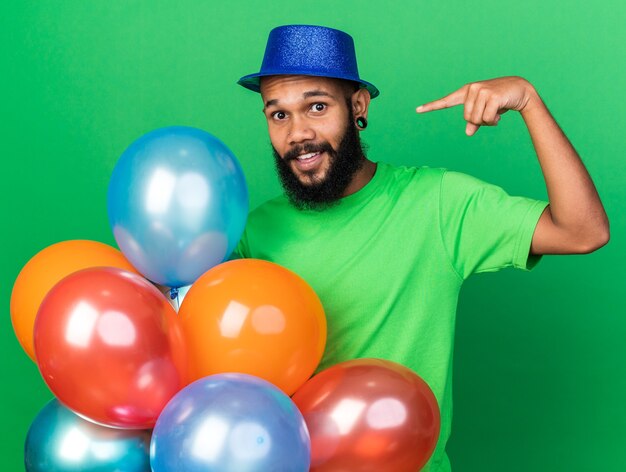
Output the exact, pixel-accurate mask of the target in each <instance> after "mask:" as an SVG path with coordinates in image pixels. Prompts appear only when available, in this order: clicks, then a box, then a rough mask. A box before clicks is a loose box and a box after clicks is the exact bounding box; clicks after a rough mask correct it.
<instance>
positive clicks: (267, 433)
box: [150, 374, 311, 472]
mask: <svg viewBox="0 0 626 472" xmlns="http://www.w3.org/2000/svg"><path fill="white" fill-rule="evenodd" d="M310 461H311V441H310V438H309V432H308V429H307V427H306V424H305V422H304V419H303V417H302V414H301V413H300V411H299V410H298V408H297V407H296V406H295V404H294V403H293V402H292V401H291V399H290V398H289V397H288V396H287V395H285V394H284V393H283V392H282V391H281V390H280V389H278V388H277V387H275V386H274V385H272V384H271V383H269V382H267V381H265V380H262V379H260V378H257V377H254V376H251V375H247V374H217V375H211V376H209V377H204V378H202V379H200V380H197V381H195V382H193V383H192V384H190V385H188V386H187V387H185V388H184V389H183V390H181V391H180V392H178V393H177V394H176V395H175V396H174V398H172V400H170V402H169V403H168V404H167V406H166V407H165V409H164V410H163V411H162V412H161V415H160V416H159V419H158V420H157V422H156V425H155V427H154V431H153V433H152V443H151V445H150V464H151V465H152V470H153V471H154V472H174V471H181V470H184V471H186V472H200V471H202V472H211V471H216V472H217V471H219V472H241V471H245V472H267V471H276V472H306V471H308V470H309V465H310Z"/></svg>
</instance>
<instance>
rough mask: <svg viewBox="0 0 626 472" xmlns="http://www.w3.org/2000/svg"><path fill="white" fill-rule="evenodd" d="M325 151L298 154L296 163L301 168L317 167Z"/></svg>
mask: <svg viewBox="0 0 626 472" xmlns="http://www.w3.org/2000/svg"><path fill="white" fill-rule="evenodd" d="M323 155H324V152H320V151H317V152H308V153H306V154H300V155H299V156H297V157H296V158H295V159H294V161H295V163H296V167H297V168H298V169H299V170H309V169H312V168H313V167H315V166H316V165H317V164H318V163H319V162H320V161H321V159H322V156H323Z"/></svg>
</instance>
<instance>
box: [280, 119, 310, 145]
mask: <svg viewBox="0 0 626 472" xmlns="http://www.w3.org/2000/svg"><path fill="white" fill-rule="evenodd" d="M287 136H288V139H289V144H296V143H301V142H303V141H310V140H312V139H315V130H314V129H313V128H312V127H311V123H309V121H308V120H307V119H306V118H304V117H298V116H293V117H292V120H291V123H290V129H289V134H288V135H287Z"/></svg>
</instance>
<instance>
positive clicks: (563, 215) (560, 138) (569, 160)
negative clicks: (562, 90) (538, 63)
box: [521, 83, 609, 250]
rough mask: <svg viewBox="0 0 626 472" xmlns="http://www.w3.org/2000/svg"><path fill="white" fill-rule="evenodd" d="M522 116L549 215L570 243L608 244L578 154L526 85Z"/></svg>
mask: <svg viewBox="0 0 626 472" xmlns="http://www.w3.org/2000/svg"><path fill="white" fill-rule="evenodd" d="M528 86H529V94H530V100H529V101H528V103H527V104H526V106H525V107H524V109H523V110H521V114H522V117H523V119H524V122H525V123H526V126H527V127H528V131H529V133H530V137H531V139H532V142H533V145H534V147H535V151H536V153H537V158H538V159H539V164H540V166H541V170H542V172H543V175H544V179H545V182H546V188H547V191H548V198H549V201H550V207H549V216H550V218H551V221H552V223H553V224H554V225H555V227H556V228H558V230H559V232H561V234H562V237H563V238H567V239H568V240H570V241H571V244H573V245H574V244H576V245H577V244H581V245H582V247H589V249H591V250H593V249H595V248H597V247H600V246H602V245H604V244H606V242H607V241H608V238H609V223H608V218H607V215H606V213H605V211H604V208H603V206H602V202H601V201H600V197H599V196H598V192H597V191H596V188H595V186H594V184H593V181H592V180H591V177H590V176H589V173H588V172H587V169H586V168H585V166H584V164H583V163H582V161H581V159H580V157H579V156H578V153H577V152H576V150H575V149H574V147H573V146H572V144H571V143H570V142H569V140H568V139H567V136H565V134H564V133H563V131H562V130H561V128H560V127H559V125H558V124H557V123H556V121H555V120H554V118H553V117H552V115H551V114H550V112H549V111H548V108H547V107H546V106H545V104H544V103H543V101H542V100H541V97H540V96H539V94H538V93H537V92H536V90H535V89H534V88H533V87H532V85H531V84H530V83H529V84H528Z"/></svg>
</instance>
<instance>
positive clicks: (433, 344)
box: [235, 25, 609, 472]
mask: <svg viewBox="0 0 626 472" xmlns="http://www.w3.org/2000/svg"><path fill="white" fill-rule="evenodd" d="M239 83H240V84H241V85H243V86H244V87H246V88H248V89H251V90H254V91H256V92H260V93H261V97H262V100H263V112H264V115H265V118H266V120H267V125H268V131H269V136H270V140H271V143H272V147H273V152H274V158H275V161H276V167H277V171H278V175H279V177H280V180H281V183H282V186H283V189H284V194H283V195H280V196H278V197H276V198H274V199H272V200H270V201H268V202H266V203H264V204H262V205H261V206H259V207H258V208H257V209H256V210H254V211H253V212H252V213H251V214H250V216H249V219H248V224H247V227H246V231H245V233H244V235H243V237H242V239H241V241H240V243H239V246H238V247H237V249H236V251H235V256H236V257H253V258H259V259H265V260H269V261H273V262H276V263H278V264H281V265H282V266H284V267H287V268H289V269H291V270H293V271H294V272H296V273H297V274H299V275H300V276H301V277H303V278H304V279H305V280H306V281H307V282H308V283H309V284H310V285H311V286H312V287H313V288H314V289H315V291H316V293H317V294H318V295H319V297H320V299H321V300H322V303H323V304H324V308H325V310H326V315H327V319H328V342H327V348H326V352H325V354H324V357H323V359H322V363H321V364H320V367H319V369H318V370H322V369H324V368H326V367H329V366H331V365H333V364H336V363H338V362H341V361H344V360H347V359H354V358H364V357H374V358H383V359H389V360H393V361H396V362H399V363H401V364H404V365H406V366H407V367H410V368H411V369H412V370H414V371H415V372H416V373H417V374H418V375H420V376H421V377H422V378H423V379H424V380H426V381H427V382H428V384H429V385H430V387H431V388H432V390H433V392H434V393H435V395H436V397H437V400H438V402H439V407H440V410H441V434H440V438H439V442H438V444H437V448H436V450H435V452H434V454H433V456H432V458H431V460H430V461H429V463H428V464H427V466H426V467H425V469H424V470H427V471H436V472H441V471H449V470H451V467H450V462H449V460H448V457H447V455H446V453H445V446H446V442H447V440H448V438H449V435H450V431H451V424H452V355H453V341H454V327H455V317H456V307H457V300H458V295H459V291H460V288H461V285H462V283H463V282H464V281H465V280H466V279H467V278H468V277H469V276H470V275H472V274H476V273H480V272H490V271H497V270H500V269H503V268H505V267H515V268H519V269H522V270H530V269H532V268H533V267H534V266H535V265H536V264H537V262H538V261H539V260H540V258H541V256H542V254H580V253H588V252H591V251H594V250H596V249H597V248H599V247H601V246H603V245H604V244H606V243H607V241H608V238H609V226H608V219H607V216H606V214H605V212H604V209H603V207H602V204H601V202H600V199H599V197H598V194H597V192H596V189H595V187H594V185H593V182H592V181H591V178H590V177H589V174H588V173H587V171H586V169H585V167H584V166H583V164H582V162H581V160H580V158H579V157H578V155H577V153H576V151H575V150H574V148H573V147H572V145H571V144H570V143H569V141H568V139H567V137H566V136H565V135H564V134H563V132H562V131H561V130H560V128H559V127H558V125H557V124H556V122H555V121H554V119H553V118H552V116H551V115H550V113H549V112H548V110H547V108H546V107H545V105H544V104H543V102H542V100H541V98H540V97H539V94H538V93H537V92H536V90H535V89H534V87H533V86H532V85H531V84H530V83H529V82H528V81H526V80H525V79H523V78H521V77H501V78H496V79H491V80H486V81H481V82H476V83H471V84H466V85H464V86H463V87H461V88H460V89H458V90H456V91H454V92H452V93H451V94H450V95H448V96H446V97H444V98H442V99H440V100H436V101H434V102H431V103H427V104H425V105H422V106H420V107H418V109H417V112H418V113H424V112H428V111H432V110H438V109H442V108H446V107H451V106H458V105H463V106H464V112H465V113H464V118H465V121H466V122H467V123H466V133H467V134H468V135H469V136H471V135H473V134H474V133H475V132H476V131H477V130H478V128H479V127H480V126H495V125H497V124H498V121H499V119H500V116H501V115H502V114H503V113H505V112H507V111H508V110H514V111H517V112H519V113H521V115H522V117H523V119H524V121H525V123H526V126H527V127H528V131H529V133H530V136H531V138H532V141H533V144H534V147H535V150H536V153H537V158H538V160H539V163H540V165H541V168H542V171H543V174H544V179H545V182H546V187H547V192H548V196H549V199H550V201H549V202H545V201H541V200H535V199H531V198H526V197H518V196H510V195H508V194H507V193H506V192H505V191H504V190H503V189H502V188H500V187H498V186H496V185H492V184H488V183H486V182H482V181H480V180H478V179H475V178H473V177H471V176H469V175H466V174H462V173H458V172H454V171H449V170H446V169H439V168H428V167H423V166H422V167H420V166H411V165H407V166H394V165H390V164H388V163H385V162H383V161H382V160H379V159H378V158H377V159H375V160H372V159H370V158H368V156H366V153H365V152H364V149H363V146H362V145H361V142H360V139H359V133H360V132H361V131H363V130H364V129H365V128H366V127H367V124H368V122H367V116H368V109H369V105H370V100H371V99H373V98H375V97H376V96H378V94H379V91H378V89H377V88H376V87H375V86H374V85H373V84H371V83H369V82H366V81H364V80H362V79H361V78H360V77H359V74H358V70H357V65H356V57H355V52H354V44H353V41H352V38H351V37H350V36H349V35H347V34H346V33H344V32H341V31H338V30H334V29H331V28H325V27H319V26H307V25H289V26H282V27H279V28H275V29H274V30H272V31H271V32H270V36H269V40H268V44H267V48H266V51H265V57H264V59H263V64H262V67H261V71H260V72H258V73H256V74H251V75H248V76H245V77H243V78H242V79H240V81H239ZM393 151H394V150H393V149H376V150H375V151H374V153H373V154H374V155H375V156H385V155H388V154H389V153H391V152H393ZM485 452H487V451H485Z"/></svg>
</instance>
